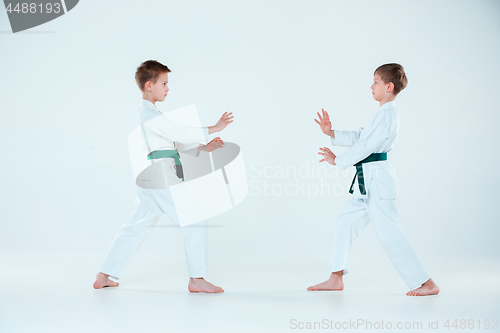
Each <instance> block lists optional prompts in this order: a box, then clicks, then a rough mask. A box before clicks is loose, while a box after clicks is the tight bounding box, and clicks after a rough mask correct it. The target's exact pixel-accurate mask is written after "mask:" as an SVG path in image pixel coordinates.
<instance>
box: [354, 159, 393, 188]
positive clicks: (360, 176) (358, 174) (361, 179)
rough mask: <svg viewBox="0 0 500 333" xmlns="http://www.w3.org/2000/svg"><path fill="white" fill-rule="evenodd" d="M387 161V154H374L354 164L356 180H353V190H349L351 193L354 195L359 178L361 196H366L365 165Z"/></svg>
mask: <svg viewBox="0 0 500 333" xmlns="http://www.w3.org/2000/svg"><path fill="white" fill-rule="evenodd" d="M385 160H387V153H373V154H371V155H370V156H368V157H367V158H365V159H364V160H362V161H359V162H358V163H356V164H354V166H355V167H356V174H355V175H354V179H353V180H352V184H351V188H350V189H349V193H351V194H352V193H353V192H354V191H353V189H352V188H353V187H354V182H355V181H356V177H358V185H359V191H360V192H361V194H363V195H365V194H366V190H365V180H364V176H363V163H368V162H376V161H385Z"/></svg>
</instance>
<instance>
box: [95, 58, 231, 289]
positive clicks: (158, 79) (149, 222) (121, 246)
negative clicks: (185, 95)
mask: <svg viewBox="0 0 500 333" xmlns="http://www.w3.org/2000/svg"><path fill="white" fill-rule="evenodd" d="M168 73H170V69H169V68H168V67H167V66H165V65H163V64H161V63H159V62H157V61H155V60H148V61H145V62H143V63H142V64H141V65H140V66H139V67H138V68H137V71H136V74H135V79H136V82H137V85H138V86H139V88H140V90H141V92H142V102H141V106H140V108H139V115H138V121H139V124H140V125H142V126H144V127H143V128H146V129H147V130H148V132H149V135H147V139H148V143H147V145H148V146H149V148H150V149H151V151H152V152H155V154H158V153H159V155H160V157H159V158H158V157H153V158H154V159H155V160H156V161H155V163H163V165H162V168H163V172H164V174H165V175H166V179H170V182H171V181H172V180H174V181H175V182H177V183H178V182H180V179H179V178H181V177H182V172H180V173H179V172H177V171H178V170H177V168H176V165H175V164H176V161H175V159H174V158H172V157H163V158H162V157H161V156H162V153H165V152H172V151H174V150H176V148H177V146H178V143H186V144H188V143H196V142H203V141H205V142H206V139H207V138H208V134H211V133H214V132H219V131H222V130H223V129H224V128H226V126H227V125H229V124H230V123H231V122H232V121H233V120H232V118H233V117H232V115H231V113H227V112H226V113H224V114H223V115H222V117H221V118H220V120H219V121H218V122H217V124H216V125H215V126H209V127H202V128H196V127H189V126H184V125H181V124H178V123H175V122H172V121H168V120H167V121H165V120H164V119H161V120H162V121H159V122H158V123H159V124H161V125H162V126H164V127H165V126H166V127H168V128H164V129H158V128H156V129H155V126H154V124H155V123H154V121H153V122H150V120H151V119H154V118H155V117H158V116H160V117H162V113H161V112H160V111H159V110H158V109H157V108H156V106H155V103H156V102H158V101H160V102H161V101H164V100H165V97H166V96H167V93H168V91H169V89H168V86H167V83H168ZM157 119H159V118H157ZM223 145H224V142H223V141H222V140H221V139H220V138H219V137H217V138H215V139H214V140H212V141H211V142H210V143H208V145H207V146H208V147H207V148H205V149H208V150H209V151H212V150H215V149H217V148H220V147H221V146H223ZM150 155H151V154H150ZM151 156H154V155H151ZM156 156H158V155H156ZM144 158H146V156H144ZM167 187H168V186H167ZM162 214H167V215H168V216H169V218H170V219H171V220H172V222H173V223H174V224H175V225H176V226H177V227H178V228H179V230H180V231H181V232H182V233H183V235H184V249H185V254H186V263H187V266H188V273H189V276H190V279H189V284H188V290H189V291H190V292H207V293H219V292H223V291H224V290H223V289H222V288H220V287H218V286H214V285H213V284H211V283H209V282H208V281H206V280H205V279H204V277H205V276H206V275H207V274H208V262H207V227H206V221H202V222H199V223H196V225H194V226H186V227H181V226H180V224H179V219H178V216H177V213H176V209H175V205H174V203H173V199H172V196H171V193H170V191H169V190H168V188H167V189H166V190H157V189H146V188H142V187H138V188H137V196H136V200H135V204H134V212H133V213H132V216H131V219H130V221H129V222H128V223H127V224H124V225H123V226H122V227H121V228H120V230H119V231H118V233H117V234H116V237H115V239H114V240H113V243H112V244H111V247H110V249H109V251H108V254H107V256H106V259H105V260H104V263H103V265H102V267H101V271H100V272H99V273H98V274H97V278H96V281H95V282H94V288H96V289H100V288H102V287H116V286H118V283H117V282H115V281H112V280H110V279H109V277H112V278H114V279H119V276H120V275H121V274H122V272H123V271H124V269H125V268H126V267H127V265H128V263H129V261H130V259H131V258H132V256H133V254H134V253H135V251H136V250H137V249H138V247H139V246H140V244H141V243H142V242H143V241H144V239H145V238H146V237H147V234H148V232H149V231H151V227H152V226H154V225H155V224H156V222H157V221H158V220H159V218H160V216H161V215H162Z"/></svg>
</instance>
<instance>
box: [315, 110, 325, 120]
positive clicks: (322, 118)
mask: <svg viewBox="0 0 500 333" xmlns="http://www.w3.org/2000/svg"><path fill="white" fill-rule="evenodd" d="M316 114H317V115H318V117H319V121H323V118H321V115H320V114H319V112H316Z"/></svg>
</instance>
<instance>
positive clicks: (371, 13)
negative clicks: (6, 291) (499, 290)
mask: <svg viewBox="0 0 500 333" xmlns="http://www.w3.org/2000/svg"><path fill="white" fill-rule="evenodd" d="M0 31H1V33H0V48H1V53H0V77H1V80H0V92H1V98H0V110H1V113H0V117H1V118H0V129H1V130H0V140H1V142H2V145H1V156H2V163H1V169H0V170H1V174H2V178H1V181H0V186H1V191H0V202H1V205H0V209H1V211H0V212H1V216H2V223H1V224H0V255H1V257H3V258H4V259H5V262H11V261H9V259H8V258H15V257H16V256H20V257H22V258H25V259H24V260H26V261H25V262H18V261H16V266H15V269H18V270H20V269H22V268H24V270H25V271H26V272H29V271H30V265H31V264H33V263H34V262H35V261H36V260H38V259H36V260H35V259H33V258H35V257H36V258H56V257H57V256H58V255H61V254H64V255H66V256H67V258H87V259H88V258H92V260H87V261H85V265H84V266H83V267H82V266H80V267H79V271H78V274H81V272H85V273H86V274H88V276H89V278H88V281H89V283H90V284H91V283H92V279H93V277H94V275H95V273H97V271H98V269H99V268H100V264H101V262H102V260H104V255H105V254H106V251H107V249H108V247H109V245H110V244H111V241H112V239H113V237H114V235H115V233H116V231H117V230H118V228H119V227H120V226H121V225H122V224H123V223H126V222H127V221H128V219H129V217H130V215H131V213H132V205H133V202H134V197H135V184H134V182H133V177H132V171H131V167H130V163H129V158H128V148H127V137H128V134H129V133H130V132H131V131H132V129H134V127H135V126H136V121H137V119H136V116H137V108H138V106H139V104H140V100H141V94H140V92H139V89H138V88H137V86H136V84H135V81H134V73H135V70H136V68H137V66H139V64H140V63H141V61H144V60H148V59H155V60H158V61H160V62H162V63H164V64H166V65H167V66H169V68H170V69H171V70H172V72H171V73H170V75H169V81H170V83H169V87H170V93H169V95H168V97H167V99H166V100H165V102H162V103H157V107H158V108H159V109H160V110H162V111H163V112H167V111H169V110H173V109H175V108H178V107H182V106H185V105H188V104H193V103H195V104H196V105H197V107H198V110H199V112H200V118H201V120H202V123H203V124H204V125H207V126H208V125H213V124H215V122H216V121H217V120H218V119H219V117H220V116H221V114H222V113H223V112H225V111H230V112H233V114H234V116H235V119H234V123H233V124H231V125H230V126H229V127H228V128H227V129H226V130H224V131H223V132H221V133H217V134H216V135H212V137H215V136H221V138H222V139H223V140H225V141H230V142H234V143H237V144H238V145H240V147H241V149H242V154H243V158H244V160H245V164H246V167H247V174H248V180H249V186H250V187H249V191H250V193H249V195H248V197H247V198H246V200H245V201H244V202H243V203H241V204H240V205H238V206H237V207H235V208H234V209H233V210H231V211H229V212H227V213H224V214H223V215H220V216H218V217H216V218H213V219H211V220H210V221H209V223H210V224H212V225H213V228H211V229H210V241H209V251H210V253H209V258H210V263H211V264H212V267H213V268H212V269H211V272H212V274H215V275H213V276H215V277H217V276H228V275H230V274H231V268H232V267H236V266H239V267H242V266H244V267H251V268H252V269H254V270H255V269H257V270H258V269H262V273H261V275H262V276H265V275H266V274H272V275H273V277H275V278H276V279H275V280H272V281H268V282H269V283H268V284H267V285H266V288H267V289H273V285H275V286H276V287H277V288H278V286H279V283H280V282H279V279H280V276H281V275H280V267H288V268H290V267H293V268H295V269H297V270H301V267H316V268H317V269H318V272H319V271H321V272H323V273H321V274H322V275H319V274H316V272H315V273H314V274H311V275H310V282H311V284H312V283H313V282H314V283H317V282H320V281H321V280H323V279H324V278H326V277H327V276H328V274H329V273H328V271H329V267H330V260H331V249H332V244H331V242H332V238H333V229H334V222H335V218H336V217H337V216H338V213H339V212H340V209H341V207H342V205H343V204H344V202H345V201H347V200H348V199H349V194H348V193H347V189H348V186H349V185H350V182H351V180H352V175H353V171H354V170H348V171H346V172H344V173H343V174H342V173H341V172H339V174H338V175H333V176H332V172H335V171H334V170H335V169H336V167H333V166H331V165H329V164H328V165H326V166H324V165H323V164H320V163H318V160H319V159H320V156H319V155H318V154H317V152H318V148H319V147H323V146H328V147H330V148H331V146H330V141H329V139H328V137H326V136H325V135H323V134H322V133H321V131H320V130H319V127H318V126H317V124H316V123H314V121H313V119H314V117H315V115H316V112H317V111H321V108H325V109H326V110H327V111H328V112H329V113H330V118H331V120H332V123H333V128H334V129H339V130H347V129H357V128H359V127H361V126H363V125H364V122H365V121H366V120H367V119H368V118H369V117H370V116H371V114H372V113H373V112H374V111H375V110H376V109H377V107H378V103H377V102H375V101H374V100H373V99H372V96H371V91H370V85H371V84H372V80H373V71H374V70H375V68H377V67H378V66H379V65H381V64H384V63H388V62H398V63H401V64H402V65H403V66H404V68H405V70H406V73H407V76H408V79H409V83H408V87H407V88H406V89H405V90H404V91H403V92H402V93H401V94H400V95H399V96H398V98H397V101H396V103H397V106H398V108H399V110H400V135H399V140H398V143H397V145H396V147H395V149H394V150H393V151H391V152H390V153H389V161H390V163H391V164H392V165H393V166H394V168H395V169H396V172H397V176H398V180H399V186H400V197H399V198H398V199H397V201H396V202H397V207H398V209H399V217H400V222H399V225H400V228H401V229H402V231H403V232H404V234H405V235H406V236H407V237H408V239H409V240H410V242H411V243H412V244H413V245H414V247H415V249H416V251H417V253H418V254H419V256H420V257H421V259H422V261H423V262H424V265H426V267H428V268H429V273H430V274H431V276H433V270H432V268H433V267H440V266H442V265H445V264H446V263H449V262H456V263H458V264H459V265H460V263H461V262H465V261H467V267H466V269H467V270H476V271H477V270H480V269H483V268H484V266H482V265H483V263H484V262H488V263H489V264H491V263H498V259H499V255H500V245H499V244H500V243H499V242H498V239H499V237H500V227H499V224H498V210H497V205H498V202H499V199H500V196H499V190H498V188H499V186H500V181H499V180H500V177H499V176H498V175H497V173H496V172H497V171H498V164H499V162H500V158H499V157H498V148H497V146H498V143H499V140H498V138H497V129H498V126H499V121H500V116H499V115H498V111H499V107H498V106H499V105H500V98H499V97H498V96H500V95H499V94H498V90H499V88H500V85H499V83H498V82H499V81H498V78H499V77H500V64H499V62H498V59H500V45H499V43H498V41H499V40H500V2H498V1H493V0H492V1H456V0H453V1H451V0H450V1H408V0H401V1H355V2H353V1H310V2H307V3H306V2H305V1H260V0H258V1H251V2H236V1H211V2H203V1H159V0H158V1H153V0H150V1H95V0H94V1H81V2H80V3H79V4H78V5H77V6H76V7H75V8H74V9H73V10H71V11H70V12H68V13H67V14H65V15H63V16H62V17H60V18H58V19H56V20H54V21H51V22H48V23H46V24H44V25H41V26H39V27H35V28H33V29H30V30H27V31H25V32H20V33H16V34H12V33H11V30H10V26H9V23H8V19H7V14H6V12H5V11H3V10H2V11H0ZM333 151H334V152H336V153H337V152H338V153H342V152H343V151H344V150H343V149H342V148H335V149H333ZM320 166H321V167H324V168H326V169H327V170H328V172H329V173H330V177H328V178H324V177H323V178H321V177H317V176H313V175H312V174H310V173H308V172H311V170H313V169H314V170H317V168H318V167H320ZM286 168H288V170H294V169H295V170H296V171H297V172H298V171H299V170H300V169H301V168H302V171H303V173H302V174H301V175H297V176H296V177H294V175H293V174H288V176H287V174H286V173H285V174H284V175H282V174H280V173H279V171H280V170H282V169H284V170H286ZM264 169H265V170H266V174H263V171H264ZM305 169H307V170H309V171H307V172H306V171H304V170H305ZM350 169H354V168H350ZM337 171H340V170H337ZM306 173H307V174H306ZM322 181H323V183H327V184H329V185H330V186H334V185H336V184H337V186H338V187H337V188H341V189H342V190H341V191H340V192H337V193H336V194H327V193H323V194H321V193H315V192H314V189H315V188H316V189H318V188H320V186H321V184H322V183H321V182H322ZM264 182H267V184H268V185H267V186H268V187H267V190H268V191H269V192H271V193H269V192H268V194H269V195H266V193H265V186H266V185H265V183H264ZM288 184H291V185H289V186H288V189H289V190H290V189H293V195H287V194H285V193H281V194H280V193H279V190H280V189H284V187H285V186H287V185H288ZM273 186H274V187H273ZM300 186H304V187H302V188H303V189H304V191H305V192H302V190H298V189H300V188H301V187H300ZM315 186H317V187H315ZM308 188H309V189H310V190H309V191H308ZM271 189H274V194H273V193H272V191H271ZM295 190H297V191H295ZM289 193H290V192H289ZM161 223H162V224H164V225H167V226H169V225H171V223H170V222H169V221H168V220H167V219H166V218H164V219H162V222H161ZM141 257H150V258H153V257H154V258H158V261H157V264H158V266H161V267H164V266H169V265H170V267H174V266H175V265H177V266H175V267H180V269H181V270H182V269H184V270H185V267H183V266H182V265H183V262H184V253H183V249H182V238H181V234H180V233H179V232H178V231H177V230H175V228H170V227H163V228H161V227H159V228H157V229H155V230H154V231H153V233H152V234H151V236H150V238H149V239H148V240H147V241H146V243H145V244H144V245H143V247H142V248H141V249H140V250H139V253H138V257H137V258H135V259H134V261H133V262H132V264H131V266H130V268H129V269H130V270H132V271H133V270H134V269H137V268H138V267H139V266H135V267H134V265H140V261H141V259H140V258H141ZM351 258H352V261H351V264H352V265H353V269H352V270H351V271H350V273H349V274H356V273H355V270H354V268H355V267H359V268H361V267H364V268H367V269H368V271H369V269H370V267H372V268H375V267H387V272H388V273H387V274H388V276H389V279H390V280H391V281H392V282H391V283H393V284H394V285H395V286H397V287H398V288H400V289H401V290H403V291H404V290H405V285H404V283H403V281H402V280H401V279H400V278H399V276H398V275H397V273H396V272H395V269H394V268H393V267H392V266H391V264H390V262H389V260H388V259H387V257H386V256H385V254H384V253H383V250H382V249H381V247H380V245H379V244H378V241H377V239H376V237H375V234H374V233H373V230H372V228H371V226H368V227H367V229H366V230H365V232H364V233H363V234H362V236H361V237H360V239H358V240H357V241H356V242H355V244H354V247H353V251H352V257H351ZM67 260H69V261H71V259H67ZM75 260H76V259H75ZM65 262H66V261H65ZM55 263H57V261H56V262H55ZM134 263H135V264H134ZM181 264H182V265H181ZM489 264H488V265H489ZM471 265H472V267H471ZM12 267H14V266H12ZM269 267H273V269H272V272H270V271H267V272H266V269H268V268H269ZM464 268H465V267H464ZM13 269H14V268H12V269H10V270H7V269H6V270H4V273H3V274H4V276H9V275H10V274H17V273H15V272H14V271H13ZM151 269H153V271H154V268H151ZM45 273H48V272H44V271H43V269H42V270H41V271H40V270H39V271H38V274H45ZM65 273H66V274H70V273H71V274H76V272H75V271H73V272H65ZM184 273H185V272H182V274H184ZM185 277H186V278H187V273H186V274H185ZM156 278H158V279H163V277H162V276H161V274H158V275H156ZM443 278H444V277H443ZM123 279H126V275H125V276H124V277H123ZM214 282H218V281H214ZM438 282H439V281H438ZM90 284H89V286H90ZM2 287H6V286H5V285H3V286H2ZM298 287H299V288H305V287H307V285H300V286H298Z"/></svg>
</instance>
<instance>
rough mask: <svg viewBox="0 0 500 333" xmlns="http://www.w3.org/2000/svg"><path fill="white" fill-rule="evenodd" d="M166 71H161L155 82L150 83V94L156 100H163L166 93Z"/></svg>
mask: <svg viewBox="0 0 500 333" xmlns="http://www.w3.org/2000/svg"><path fill="white" fill-rule="evenodd" d="M167 83H168V73H161V74H160V76H159V77H158V80H157V81H156V83H155V84H152V85H151V94H152V95H153V98H154V99H155V100H156V101H160V102H162V101H164V100H165V97H167V93H168V90H169V89H168V85H167Z"/></svg>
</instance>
